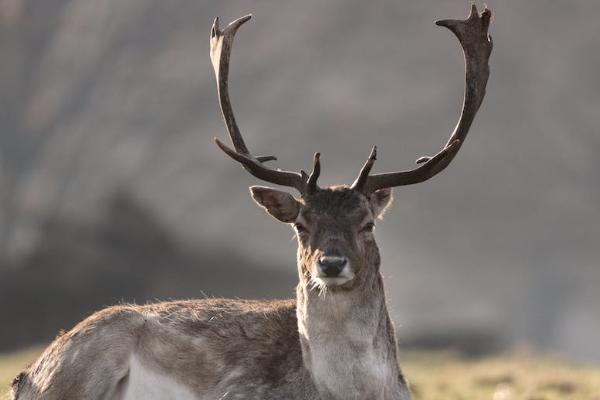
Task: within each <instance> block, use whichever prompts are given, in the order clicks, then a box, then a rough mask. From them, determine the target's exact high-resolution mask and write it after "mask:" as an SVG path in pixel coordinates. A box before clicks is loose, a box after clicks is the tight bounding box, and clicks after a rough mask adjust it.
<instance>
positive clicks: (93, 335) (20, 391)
mask: <svg viewBox="0 0 600 400" xmlns="http://www.w3.org/2000/svg"><path fill="white" fill-rule="evenodd" d="M490 16H491V13H490V11H489V10H487V9H486V10H484V12H483V13H482V14H481V15H480V14H479V13H478V12H477V9H476V8H475V6H473V7H472V11H471V15H470V16H469V18H468V19H466V20H464V21H460V20H444V21H439V22H438V25H441V26H445V27H447V28H449V29H450V30H451V31H452V32H453V33H454V34H455V35H456V36H457V37H458V39H459V41H460V43H461V45H462V47H463V50H464V53H465V61H466V86H465V99H464V104H463V111H462V114H461V117H460V120H459V123H458V124H457V126H456V129H455V130H454V132H453V133H452V135H451V136H450V140H449V141H448V143H447V144H446V146H444V148H443V149H442V150H441V151H440V152H438V153H437V154H436V155H435V156H433V157H421V158H420V159H419V160H417V163H418V164H421V165H420V166H418V167H417V168H415V169H413V170H410V171H400V172H392V173H384V174H377V175H370V171H371V168H372V167H373V164H374V162H375V159H376V149H375V147H374V148H373V150H372V151H371V154H370V156H369V158H368V160H367V162H366V163H365V164H364V166H363V168H362V169H361V171H360V173H359V175H358V178H357V179H356V180H355V182H354V183H353V184H352V185H351V186H334V187H328V188H320V187H319V186H318V185H317V179H318V177H319V174H320V171H321V164H320V155H319V153H317V154H315V157H314V163H313V170H312V172H311V174H310V175H308V174H306V173H305V172H304V171H301V172H290V171H282V170H279V169H272V168H269V167H266V166H265V165H264V163H265V162H266V161H271V160H274V159H275V157H273V156H253V155H252V154H251V153H250V152H249V150H248V148H247V146H246V144H245V142H244V139H243V138H242V136H241V133H240V131H239V129H238V126H237V124H236V122H235V118H234V115H233V111H232V108H231V104H230V101H229V94H228V72H229V59H230V53H231V47H232V43H233V38H234V36H235V34H236V32H237V30H238V29H239V27H240V26H241V25H242V24H243V23H245V22H246V21H248V20H249V19H250V16H246V17H243V18H240V19H238V20H236V21H234V22H232V23H231V24H230V25H229V26H228V27H226V28H225V29H224V30H220V29H219V24H218V20H215V23H214V25H213V28H212V32H211V59H212V62H213V67H214V70H215V74H216V77H217V89H218V94H219V100H220V104H221V110H222V112H223V117H224V119H225V123H226V125H227V128H228V131H229V134H230V137H231V141H232V143H233V146H234V149H231V148H229V147H228V146H227V145H225V144H223V143H222V142H220V141H219V140H216V142H217V145H218V146H219V147H220V148H221V150H223V151H224V152H225V153H226V154H227V155H228V156H230V157H231V158H233V159H234V160H235V161H237V162H239V163H241V164H242V166H243V167H244V169H246V170H247V171H248V172H250V173H251V174H252V175H254V176H255V177H257V178H259V179H262V180H264V181H267V182H271V183H274V184H278V185H282V186H288V187H292V188H295V189H296V190H298V191H299V192H300V195H301V197H300V198H295V197H293V196H292V195H291V194H289V193H287V192H284V191H280V190H276V189H272V188H268V187H262V186H253V187H251V188H250V191H251V195H252V197H253V199H254V200H255V201H256V203H258V204H259V205H260V206H261V207H263V208H264V209H265V210H266V211H267V212H268V213H269V214H270V215H271V216H273V217H274V218H276V219H277V220H279V221H281V222H284V223H286V224H290V225H292V226H293V228H294V230H295V232H296V237H297V240H298V256H297V265H298V276H299V283H298V286H297V289H296V299H295V300H287V301H269V302H260V301H243V300H223V299H206V300H195V301H178V302H168V303H158V304H150V305H143V306H135V305H123V306H116V307H112V308H108V309H105V310H102V311H100V312H98V313H96V314H94V315H92V316H91V317H89V318H88V319H86V320H84V321H83V322H81V323H79V324H78V325H77V326H75V327H74V328H73V329H72V330H71V331H69V332H68V333H65V334H63V335H61V336H59V337H58V338H57V339H56V340H55V341H54V342H53V343H52V344H51V345H50V346H49V347H48V348H47V349H46V350H45V351H44V353H43V354H42V355H41V356H40V357H39V358H38V360H37V361H36V362H34V363H33V364H32V365H31V366H30V367H28V368H27V369H26V370H25V371H24V372H22V373H21V374H20V375H19V376H17V378H15V380H14V382H13V393H12V395H13V399H16V400H42V399H43V400H59V399H61V400H62V399H118V400H132V399H151V400H154V399H184V400H188V399H195V400H233V399H257V400H258V399H261V400H276V399H277V400H279V399H289V400H295V399H297V400H300V399H302V400H359V399H360V400H408V399H410V394H409V391H408V387H407V384H406V382H405V380H404V378H403V376H402V373H401V371H400V367H399V365H398V361H397V347H396V335H395V332H394V327H393V325H392V322H391V319H390V317H389V314H388V311H387V307H386V299H385V293H384V288H383V279H382V276H381V272H380V256H379V249H378V247H377V244H376V242H375V235H374V228H375V221H376V219H377V218H381V216H382V215H383V213H384V212H385V210H386V208H387V207H388V206H389V205H390V203H391V200H392V189H391V188H392V187H396V186H403V185H410V184H414V183H419V182H422V181H424V180H427V179H429V178H431V177H432V176H434V175H436V174H437V173H439V172H440V171H442V170H443V169H444V168H446V166H448V164H449V163H450V162H451V161H452V159H453V158H454V157H455V155H456V153H457V151H458V149H459V148H460V146H461V145H462V142H464V139H465V137H466V135H467V132H468V130H469V127H470V126H471V123H472V121H473V118H474V117H475V113H476V112H477V110H478V109H479V106H480V104H481V101H482V100H483V96H484V94H485V87H486V83H487V79H488V75H489V67H488V58H489V56H490V53H491V50H492V43H491V38H489V37H488V35H487V30H488V26H489V22H490Z"/></svg>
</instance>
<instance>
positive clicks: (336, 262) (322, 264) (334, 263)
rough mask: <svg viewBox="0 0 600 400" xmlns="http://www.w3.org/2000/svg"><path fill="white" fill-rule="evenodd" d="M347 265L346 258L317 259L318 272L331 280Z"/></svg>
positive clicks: (325, 257) (329, 257)
mask: <svg viewBox="0 0 600 400" xmlns="http://www.w3.org/2000/svg"><path fill="white" fill-rule="evenodd" d="M347 263H348V259H347V258H346V257H332V256H324V257H321V258H319V262H318V263H317V266H318V268H319V272H321V273H323V274H324V275H325V276H327V277H330V278H331V277H336V276H338V275H339V274H340V272H342V270H343V269H344V267H345V266H346V264H347Z"/></svg>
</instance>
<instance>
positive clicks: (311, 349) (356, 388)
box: [297, 268, 401, 400]
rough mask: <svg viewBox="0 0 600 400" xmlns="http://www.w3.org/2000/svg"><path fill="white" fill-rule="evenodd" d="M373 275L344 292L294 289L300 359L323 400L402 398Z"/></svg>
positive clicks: (387, 325) (392, 345)
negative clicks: (399, 395)
mask: <svg viewBox="0 0 600 400" xmlns="http://www.w3.org/2000/svg"><path fill="white" fill-rule="evenodd" d="M301 269H302V268H301ZM377 270H378V268H377ZM372 275H373V276H372V277H370V278H367V279H365V280H364V281H362V282H360V283H359V284H358V285H357V287H354V288H353V289H352V290H347V291H346V290H332V291H328V292H327V293H324V294H320V293H319V291H318V289H313V288H311V287H310V285H307V284H305V283H303V282H301V283H300V284H299V285H298V287H297V314H298V328H299V333H300V342H301V347H302V357H303V361H304V365H305V366H306V368H307V369H308V371H309V372H310V374H311V377H312V379H313V382H314V383H315V385H316V387H317V389H318V391H319V393H320V395H321V397H322V398H323V399H328V400H334V399H335V400H337V399H346V400H349V399H377V400H379V399H397V398H398V399H399V398H401V397H397V396H398V395H397V394H398V393H400V390H401V388H399V387H398V386H399V379H398V377H399V375H400V370H399V367H398V362H397V358H396V339H395V334H394V329H393V326H392V323H391V320H390V318H389V314H388V311H387V307H386V302H385V294H384V289H383V280H382V277H381V274H380V273H379V272H376V273H374V274H372Z"/></svg>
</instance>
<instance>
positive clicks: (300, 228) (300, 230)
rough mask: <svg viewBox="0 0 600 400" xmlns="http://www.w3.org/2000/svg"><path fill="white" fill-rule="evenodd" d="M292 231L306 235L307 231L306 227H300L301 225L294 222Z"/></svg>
mask: <svg viewBox="0 0 600 400" xmlns="http://www.w3.org/2000/svg"><path fill="white" fill-rule="evenodd" d="M294 229H296V232H298V234H301V233H308V229H306V227H305V226H304V225H302V224H301V223H298V222H296V223H295V224H294Z"/></svg>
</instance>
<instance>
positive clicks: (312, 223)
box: [250, 186, 392, 290]
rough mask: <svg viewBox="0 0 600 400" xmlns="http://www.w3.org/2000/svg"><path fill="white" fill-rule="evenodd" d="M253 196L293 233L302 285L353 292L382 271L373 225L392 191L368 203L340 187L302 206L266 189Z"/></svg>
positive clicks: (381, 192) (255, 188) (308, 199)
mask: <svg viewBox="0 0 600 400" xmlns="http://www.w3.org/2000/svg"><path fill="white" fill-rule="evenodd" d="M250 191H251V193H252V197H253V198H254V200H255V201H256V202H257V203H258V204H259V205H260V206H261V207H263V208H264V209H265V210H266V211H267V212H268V213H269V214H271V215H272V216H273V217H275V218H276V219H278V220H279V221H281V222H284V223H288V224H290V225H292V227H293V229H294V230H295V232H296V237H297V239H298V266H299V272H300V279H301V280H303V283H306V284H309V283H310V284H312V285H313V286H315V287H318V288H319V289H321V290H323V289H333V288H338V289H340V288H341V289H352V288H353V287H355V286H356V285H357V283H358V282H360V281H362V280H363V279H360V278H361V277H363V276H365V275H367V274H369V273H376V272H377V271H378V268H379V250H378V248H377V244H376V243H375V236H374V229H375V219H376V218H377V217H380V216H381V215H382V214H383V212H384V210H385V209H386V207H387V206H388V205H389V204H390V202H391V199H392V192H391V189H382V190H378V191H376V192H374V193H372V194H371V195H370V196H368V197H367V196H366V195H364V194H362V193H360V192H358V191H356V190H353V189H351V188H348V187H345V186H338V187H332V188H326V189H320V190H318V191H316V192H315V193H313V194H311V195H310V196H306V197H305V198H304V199H303V200H297V199H295V198H294V197H293V196H291V195H290V194H289V193H286V192H282V191H279V190H275V189H271V188H266V187H262V186H253V187H251V188H250Z"/></svg>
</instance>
